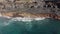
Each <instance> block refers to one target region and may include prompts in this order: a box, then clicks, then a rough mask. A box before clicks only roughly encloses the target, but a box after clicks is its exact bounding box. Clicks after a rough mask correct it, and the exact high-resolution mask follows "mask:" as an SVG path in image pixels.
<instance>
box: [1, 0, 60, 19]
mask: <svg viewBox="0 0 60 34" xmlns="http://www.w3.org/2000/svg"><path fill="white" fill-rule="evenodd" d="M0 14H1V16H8V17H31V18H38V17H45V18H54V19H60V9H59V8H58V6H57V5H56V4H54V2H48V4H47V3H46V2H45V1H44V0H37V1H36V0H35V1H32V0H29V1H27V0H25V1H22V0H3V1H1V2H0Z"/></svg>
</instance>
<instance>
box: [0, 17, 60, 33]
mask: <svg viewBox="0 0 60 34" xmlns="http://www.w3.org/2000/svg"><path fill="white" fill-rule="evenodd" d="M0 34H60V20H56V19H50V18H49V19H44V20H32V21H18V20H11V19H10V20H9V19H6V18H2V17H0Z"/></svg>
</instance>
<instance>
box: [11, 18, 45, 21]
mask: <svg viewBox="0 0 60 34" xmlns="http://www.w3.org/2000/svg"><path fill="white" fill-rule="evenodd" d="M44 19H45V17H42V18H41V17H39V18H29V17H24V18H22V17H16V18H12V19H11V20H12V21H24V22H26V21H29V22H30V21H33V20H44Z"/></svg>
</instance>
